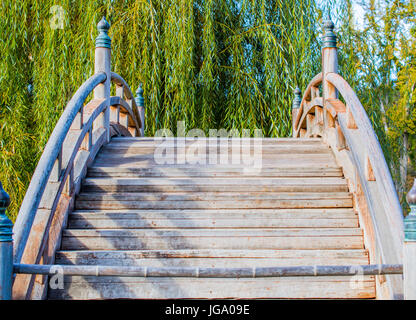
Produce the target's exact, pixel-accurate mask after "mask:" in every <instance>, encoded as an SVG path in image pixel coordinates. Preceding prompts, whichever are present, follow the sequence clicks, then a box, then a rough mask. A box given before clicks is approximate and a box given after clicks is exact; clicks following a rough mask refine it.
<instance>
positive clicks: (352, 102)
mask: <svg viewBox="0 0 416 320" xmlns="http://www.w3.org/2000/svg"><path fill="white" fill-rule="evenodd" d="M324 28H325V33H324V37H323V48H322V73H320V74H318V75H317V76H315V77H314V78H313V79H312V81H311V82H310V84H309V85H308V87H307V88H306V90H305V92H304V95H303V98H302V99H301V97H300V94H301V91H300V90H299V89H297V90H295V99H294V104H293V110H292V114H293V136H294V137H295V138H297V137H304V138H308V137H322V139H323V140H324V141H325V142H326V143H327V144H328V145H329V146H330V147H331V148H332V150H333V152H334V154H335V157H336V160H337V163H338V164H339V165H340V166H341V167H342V168H343V172H344V175H345V177H346V178H347V181H348V184H349V188H350V191H351V192H352V194H353V198H354V204H355V206H354V207H355V208H356V209H357V210H358V213H359V216H360V222H361V225H362V227H363V229H364V239H365V245H366V248H368V249H369V253H370V263H375V264H377V263H386V264H389V263H392V264H401V263H402V261H403V236H404V229H403V212H402V208H401V205H400V202H399V199H398V196H397V192H396V189H395V186H394V182H393V180H392V177H391V174H390V171H389V168H388V165H387V163H386V160H385V158H384V155H383V152H382V149H381V146H380V143H379V141H378V138H377V136H376V134H375V132H374V130H373V128H372V125H371V122H370V120H369V118H368V116H367V113H366V111H365V109H364V107H363V106H362V104H361V102H360V101H359V99H358V98H357V96H356V94H355V93H354V91H353V89H352V88H351V87H350V85H349V84H348V83H347V82H346V81H345V80H344V79H343V78H342V77H341V76H340V75H339V74H338V58H337V41H336V35H335V34H334V32H333V31H334V24H333V23H332V21H331V19H330V18H328V20H327V21H326V22H325V26H324ZM339 96H341V97H342V99H341V98H339ZM377 281H378V283H377V285H378V290H377V294H379V297H381V298H400V297H402V296H403V282H402V279H400V277H397V276H396V277H392V276H389V277H384V276H382V277H378V279H377Z"/></svg>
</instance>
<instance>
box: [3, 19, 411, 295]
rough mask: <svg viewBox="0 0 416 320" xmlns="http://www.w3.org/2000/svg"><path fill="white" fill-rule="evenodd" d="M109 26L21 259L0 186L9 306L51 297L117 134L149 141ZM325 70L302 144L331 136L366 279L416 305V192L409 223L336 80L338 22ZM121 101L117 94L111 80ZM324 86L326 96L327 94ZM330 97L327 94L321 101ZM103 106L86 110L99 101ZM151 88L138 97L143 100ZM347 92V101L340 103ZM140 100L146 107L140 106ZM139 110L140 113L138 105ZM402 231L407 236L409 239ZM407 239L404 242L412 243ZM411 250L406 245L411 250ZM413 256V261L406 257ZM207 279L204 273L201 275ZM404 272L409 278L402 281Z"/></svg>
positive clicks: (299, 126)
mask: <svg viewBox="0 0 416 320" xmlns="http://www.w3.org/2000/svg"><path fill="white" fill-rule="evenodd" d="M108 28H109V25H108V23H107V22H106V21H105V19H103V20H102V21H101V22H100V23H99V25H98V29H99V30H100V35H99V36H98V38H97V46H96V56H95V75H94V76H92V77H91V78H90V79H89V80H87V81H86V82H85V83H84V84H83V85H82V86H81V87H80V89H79V90H78V91H77V93H76V94H75V95H74V97H73V98H72V99H71V101H70V102H69V104H68V106H67V107H66V109H65V111H64V113H63V114H62V116H61V119H60V120H59V121H58V124H57V126H56V128H55V129H54V131H53V133H52V135H51V137H50V139H49V141H48V143H47V145H46V147H45V151H44V154H43V155H42V157H41V160H40V162H39V164H38V167H37V169H36V171H35V174H34V176H33V178H32V181H31V184H30V186H29V189H28V193H27V194H26V197H25V199H24V202H23V204H22V207H21V210H20V212H19V215H18V218H17V220H16V225H15V227H14V229H13V231H14V233H15V238H14V239H15V243H16V248H15V250H14V261H13V250H12V248H13V239H12V223H11V221H10V220H9V219H8V218H7V217H6V215H5V211H6V208H7V206H8V205H9V203H10V199H9V197H8V195H7V193H5V192H4V190H3V189H2V187H1V184H0V299H10V298H12V283H13V281H12V280H13V273H15V274H16V278H15V279H14V286H13V298H17V299H25V298H32V299H33V298H43V297H44V293H45V279H46V278H44V277H43V275H45V276H47V275H51V274H54V271H53V270H52V269H53V268H52V266H51V264H52V263H53V258H54V254H55V250H56V248H57V247H58V246H59V242H60V241H59V237H60V233H61V230H62V228H63V226H64V225H65V223H66V217H67V214H68V212H69V211H70V210H72V206H73V203H74V195H75V194H76V193H77V192H78V191H79V188H80V181H81V179H82V177H83V176H84V175H85V173H86V168H87V166H88V164H89V163H91V161H93V160H94V158H95V155H96V153H97V152H98V150H99V149H100V148H101V146H102V145H104V144H105V143H107V142H108V141H109V139H110V136H112V135H115V134H118V135H143V128H144V122H143V120H144V109H143V98H142V97H141V96H139V97H138V98H137V100H134V99H133V95H132V92H131V90H130V88H129V86H128V85H127V84H126V82H125V81H124V80H123V79H122V78H121V77H120V76H119V75H117V74H115V73H113V72H111V63H110V60H111V39H110V38H109V37H108V34H107V31H108ZM325 28H326V33H325V39H324V48H323V50H322V61H323V72H322V73H320V74H318V75H317V76H316V77H314V78H313V80H312V81H311V83H310V84H309V85H308V87H307V89H306V91H305V93H304V96H303V99H301V97H300V90H296V91H295V94H296V97H295V100H294V108H293V121H294V122H293V135H294V137H322V138H323V139H324V141H326V142H327V143H328V144H329V145H330V146H331V148H332V150H333V151H334V154H335V156H336V159H337V162H338V163H339V164H340V165H341V166H342V168H343V171H344V175H345V176H346V178H347V180H348V183H349V186H350V190H351V191H352V192H353V195H354V202H355V204H356V206H355V207H356V208H357V210H358V211H359V214H360V222H361V225H362V226H363V228H364V235H365V244H366V247H367V248H368V249H369V251H370V265H369V266H361V267H362V270H363V273H364V274H373V275H377V278H378V284H377V294H378V297H380V298H400V297H402V294H403V282H404V294H405V297H406V298H411V299H416V289H415V288H416V272H415V269H416V268H415V266H416V260H415V258H414V257H416V184H415V186H414V188H413V189H412V191H411V192H410V193H409V195H408V202H409V205H410V206H411V208H412V211H411V214H410V215H409V216H408V217H406V220H405V230H404V228H403V216H402V210H401V207H400V204H399V202H398V199H397V194H396V192H395V190H394V185H393V182H392V179H391V176H390V172H389V170H388V167H387V165H386V163H385V160H384V157H383V154H382V152H381V148H380V145H379V143H378V140H377V137H376V135H375V133H374V131H373V130H372V127H371V123H370V122H369V119H368V117H367V115H366V113H365V110H364V108H363V107H362V105H361V103H360V102H359V100H358V98H357V97H356V95H355V93H354V92H353V90H352V89H351V88H350V86H349V85H348V84H347V83H346V81H345V80H343V79H342V78H341V77H340V76H339V75H338V74H337V48H336V38H335V35H334V33H333V29H334V25H333V24H332V22H331V21H327V22H326V24H325ZM111 81H113V82H114V83H115V84H116V96H114V97H111V96H110V82H111ZM320 86H321V88H320ZM321 90H322V95H321ZM92 92H94V98H93V99H92V100H91V101H90V102H89V103H87V104H86V105H84V102H85V101H86V99H87V97H88V96H89V94H90V93H92ZM141 93H142V90H141V89H139V90H138V94H139V95H141ZM338 94H341V95H342V96H343V98H344V101H345V104H344V102H342V101H341V100H340V99H338ZM136 101H137V103H136ZM138 105H139V107H138ZM403 231H405V233H406V236H405V238H404V239H403ZM403 240H404V241H403ZM403 243H404V245H403ZM403 248H404V252H405V254H404V259H403V254H402V252H403ZM60 267H61V268H62V269H64V271H65V272H67V275H71V274H73V275H86V274H95V275H98V276H99V275H120V276H128V275H130V276H131V275H134V276H144V277H145V276H149V274H150V275H152V276H161V277H166V276H187V277H189V276H198V277H201V275H202V277H204V275H205V277H245V276H249V277H253V276H255V277H268V276H273V277H277V276H312V275H314V276H317V275H319V276H325V275H334V274H337V275H352V274H355V273H351V272H352V271H351V269H350V268H351V267H352V266H310V267H306V268H305V267H285V268H282V267H273V268H266V269H264V268H263V269H262V268H240V269H238V270H236V269H232V268H227V269H218V268H205V269H204V268H202V270H201V269H195V268H191V269H189V270H188V269H181V270H178V269H175V268H170V267H167V268H153V269H152V268H149V269H148V268H144V269H143V268H133V269H132V268H120V267H111V266H110V267H108V266H94V267H91V266H60ZM201 272H202V274H201ZM402 273H403V276H404V280H403V279H402V278H401V274H402Z"/></svg>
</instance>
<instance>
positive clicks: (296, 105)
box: [292, 87, 302, 138]
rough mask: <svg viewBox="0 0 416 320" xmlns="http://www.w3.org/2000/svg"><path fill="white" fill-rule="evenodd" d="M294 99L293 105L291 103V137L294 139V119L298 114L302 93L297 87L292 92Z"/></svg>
mask: <svg viewBox="0 0 416 320" xmlns="http://www.w3.org/2000/svg"><path fill="white" fill-rule="evenodd" d="M293 94H294V97H293V103H292V136H293V137H294V138H296V137H295V131H296V128H295V123H296V117H297V115H298V112H299V108H300V104H301V103H302V96H301V95H302V91H300V89H299V88H298V87H296V89H295V90H294V91H293Z"/></svg>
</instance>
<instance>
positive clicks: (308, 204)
mask: <svg viewBox="0 0 416 320" xmlns="http://www.w3.org/2000/svg"><path fill="white" fill-rule="evenodd" d="M181 140H182V141H183V139H180V138H178V139H176V140H172V141H171V142H170V141H168V142H167V143H166V141H165V142H163V141H162V140H160V139H159V140H154V139H149V138H114V139H113V140H112V141H111V142H110V143H109V144H108V145H107V146H105V147H104V148H102V150H101V151H100V153H99V154H98V155H97V158H96V160H95V162H94V163H93V164H92V166H91V167H90V168H89V170H88V174H87V178H86V179H85V181H84V183H83V185H82V188H81V192H80V194H79V195H78V196H77V199H76V202H75V211H73V212H72V213H71V214H70V215H69V219H68V226H67V228H66V229H65V230H64V231H63V233H62V244H61V248H60V250H59V251H58V252H57V254H56V260H55V263H57V264H76V265H83V264H87V265H109V266H146V267H163V266H171V267H213V268H241V267H273V266H294V265H296V266H305V265H364V264H368V263H369V256H368V251H367V250H366V248H365V245H364V239H363V231H362V229H361V228H360V226H359V221H358V215H357V214H356V213H355V212H354V210H353V203H352V195H351V193H350V192H349V190H348V186H347V183H346V181H345V179H344V177H343V174H342V170H341V168H340V167H339V166H338V165H337V164H336V161H335V157H334V155H333V154H332V152H331V150H330V148H329V147H328V146H326V145H324V144H323V143H322V141H321V140H320V139H264V140H258V139H256V140H254V139H252V140H247V141H248V143H250V144H251V146H252V147H251V149H253V147H254V143H256V144H257V145H258V144H262V154H261V156H262V159H261V161H262V166H261V167H262V168H261V169H259V170H258V172H252V173H250V172H244V169H247V166H242V165H240V166H238V165H233V164H232V163H231V162H232V161H231V160H232V153H231V149H232V148H231V147H226V148H225V150H224V153H225V154H226V155H228V157H229V160H230V161H228V162H229V163H228V164H214V165H209V164H208V165H201V164H200V163H209V151H213V152H215V153H214V155H217V148H216V147H215V146H216V143H217V141H219V140H217V139H198V141H197V142H194V141H192V140H187V142H186V145H187V148H186V149H185V150H181V149H180V148H179V147H175V145H179V143H178V141H181ZM238 141H239V142H241V139H238ZM175 142H176V143H175ZM226 143H227V144H228V140H226ZM161 144H162V145H163V144H165V145H166V147H165V148H166V149H167V150H171V151H174V152H173V154H174V155H175V158H180V157H181V152H182V155H183V156H185V155H186V152H189V149H190V148H195V147H193V145H195V144H197V145H199V146H205V148H203V149H202V150H204V149H205V150H206V154H204V153H203V154H202V156H201V155H199V157H198V159H199V161H200V163H198V164H169V165H160V164H157V163H156V162H155V160H154V154H155V150H156V148H157V147H158V145H161ZM183 144H185V143H183ZM234 144H235V141H234ZM169 145H171V146H172V147H170V146H169ZM230 145H231V140H230ZM170 148H172V149H170ZM218 149H219V148H218ZM199 151H201V150H199ZM253 151H254V150H251V152H252V153H254V152H253ZM224 153H222V154H221V153H219V154H218V157H217V158H218V159H220V158H221V157H223V155H224ZM255 156H256V157H259V155H258V154H257V155H255ZM223 158H224V157H223ZM263 164H264V166H263ZM362 280H363V281H362V282H360V283H359V284H358V282H357V283H355V282H354V277H345V276H344V277H342V276H341V277H309V278H308V277H303V278H302V277H293V278H280V279H279V278H264V279H247V278H244V279H243V278H241V279H195V278H164V279H161V278H146V279H140V278H134V277H132V278H118V277H99V278H96V277H80V276H78V277H77V276H68V277H65V289H64V290H59V289H57V290H49V298H72V299H97V298H147V299H148V298H374V297H375V296H376V294H375V281H374V276H365V277H364V279H362Z"/></svg>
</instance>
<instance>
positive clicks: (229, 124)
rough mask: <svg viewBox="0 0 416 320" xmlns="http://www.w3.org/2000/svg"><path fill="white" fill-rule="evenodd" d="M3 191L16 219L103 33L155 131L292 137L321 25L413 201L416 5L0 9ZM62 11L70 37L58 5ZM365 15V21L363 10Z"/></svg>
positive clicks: (105, 4)
mask: <svg viewBox="0 0 416 320" xmlns="http://www.w3.org/2000/svg"><path fill="white" fill-rule="evenodd" d="M0 3H1V8H0V146H1V162H0V181H1V182H2V183H3V186H4V188H5V189H6V191H7V192H8V193H9V194H10V196H11V199H12V205H11V207H10V210H9V215H10V216H11V218H12V219H14V218H15V217H16V215H17V212H18V208H19V205H20V203H21V201H22V199H23V197H24V194H25V190H26V188H27V186H28V184H29V181H30V177H31V175H32V173H33V171H34V169H35V167H36V164H37V161H38V159H39V157H40V155H41V153H42V150H43V147H44V145H45V144H46V142H47V140H48V137H49V135H50V133H51V132H52V130H53V128H54V125H55V123H56V122H57V120H58V119H59V116H60V114H61V113H62V111H63V109H64V107H65V105H66V103H67V102H68V101H69V99H70V98H71V96H72V95H73V94H74V93H75V91H76V89H77V88H78V87H79V86H80V85H81V84H82V82H84V81H85V80H86V79H88V77H89V76H90V75H91V74H92V72H93V57H94V44H95V37H96V36H97V30H96V24H97V22H98V21H99V20H100V19H101V17H102V16H103V15H105V16H106V17H107V19H108V20H109V21H110V23H111V25H112V27H111V29H110V36H111V37H112V40H113V41H112V48H113V51H112V53H113V56H112V65H113V70H114V71H116V72H117V73H119V74H121V75H122V76H123V77H124V78H125V79H126V80H127V82H128V83H129V84H130V85H131V87H133V88H135V87H137V86H138V85H139V83H143V85H144V92H145V103H146V135H153V134H154V132H155V131H156V130H157V129H160V128H169V129H171V130H173V131H175V130H176V123H177V121H178V120H185V121H186V127H187V129H191V128H195V127H199V128H202V129H203V130H205V131H207V130H208V129H209V128H216V129H220V128H225V129H227V130H229V129H232V128H234V129H238V130H241V129H243V128H244V129H246V128H250V129H254V128H261V129H262V131H263V134H264V135H265V136H270V137H284V136H290V133H291V103H292V97H293V89H294V88H295V87H296V86H299V87H300V88H301V89H302V90H304V89H305V88H306V86H307V84H308V82H309V80H310V79H311V78H312V77H313V76H314V75H315V74H316V73H318V72H319V70H320V47H321V35H322V29H321V28H322V24H323V23H322V21H323V16H326V14H327V12H328V11H329V10H330V11H331V13H332V15H333V20H334V21H335V23H336V31H337V34H338V42H339V60H340V73H341V74H342V75H343V76H344V77H345V78H346V79H347V80H348V81H349V82H350V84H351V85H352V86H353V88H354V89H355V90H356V92H357V94H358V96H359V97H360V99H361V101H362V102H363V105H364V106H365V108H366V109H367V112H368V114H369V116H370V119H371V121H372V123H373V126H374V129H375V130H376V133H377V135H378V138H379V140H380V142H381V145H382V147H383V151H384V153H385V156H386V159H387V161H388V163H389V165H390V168H391V172H392V175H393V178H394V180H395V182H396V187H397V190H398V192H399V195H400V197H401V199H402V203H403V205H404V206H405V205H406V204H405V201H403V200H404V195H405V191H406V190H408V188H409V183H410V177H411V176H414V175H415V174H414V172H413V171H412V170H413V167H412V166H411V165H410V164H411V163H412V161H413V160H414V157H415V148H414V143H415V130H416V127H415V124H416V123H415V112H416V111H415V103H416V97H415V83H416V60H415V54H416V21H415V16H416V9H415V1H410V0H408V1H399V0H397V1H396V0H394V1H392V0H377V1H376V0H366V1H361V2H360V3H357V2H356V1H352V0H346V1H341V0H340V1H336V0H329V1H314V0H241V1H233V0H194V1H189V0H188V1H185V0H182V1H180V0H147V1H143V0H141V1H139V0H94V1H90V0H89V1H87V0H76V1H75V0H72V1H71V0H61V1H56V0H21V1H15V0H1V2H0ZM54 5H58V6H60V7H61V8H62V9H63V13H64V14H63V16H62V17H63V29H54V28H51V25H53V24H54V23H56V22H57V21H56V12H55V11H54V9H52V7H53V6H54ZM357 5H359V6H360V7H361V8H363V9H364V10H363V12H364V15H363V17H362V24H360V25H357V23H356V20H355V19H354V16H356V15H355V14H354V13H355V12H354V10H355V9H356V8H357Z"/></svg>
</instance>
